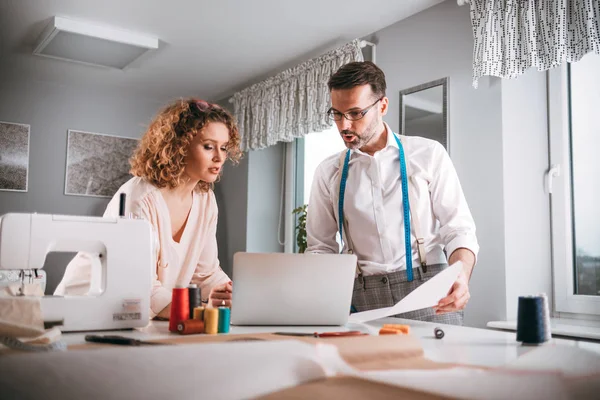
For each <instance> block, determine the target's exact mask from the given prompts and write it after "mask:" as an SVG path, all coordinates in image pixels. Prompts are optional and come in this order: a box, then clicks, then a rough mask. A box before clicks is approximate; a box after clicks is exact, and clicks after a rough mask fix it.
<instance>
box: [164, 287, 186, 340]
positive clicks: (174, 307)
mask: <svg viewBox="0 0 600 400" xmlns="http://www.w3.org/2000/svg"><path fill="white" fill-rule="evenodd" d="M188 319H190V298H189V295H188V290H187V288H185V287H183V288H182V287H176V288H173V294H172V295H171V316H170V318H169V331H171V332H177V324H179V323H180V322H181V321H186V320H188Z"/></svg>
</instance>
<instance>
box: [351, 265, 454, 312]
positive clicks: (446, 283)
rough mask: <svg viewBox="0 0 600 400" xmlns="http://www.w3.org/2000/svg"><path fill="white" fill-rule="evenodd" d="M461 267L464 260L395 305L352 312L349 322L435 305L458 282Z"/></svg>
mask: <svg viewBox="0 0 600 400" xmlns="http://www.w3.org/2000/svg"><path fill="white" fill-rule="evenodd" d="M461 269H462V262H460V261H458V262H456V263H454V264H452V265H451V266H450V267H448V268H446V269H445V270H443V271H442V272H440V273H439V274H437V275H435V276H434V277H433V278H431V279H430V280H428V281H427V282H425V283H424V284H422V285H421V286H419V287H418V288H416V289H415V290H413V291H412V292H411V293H409V294H408V295H407V296H406V297H404V298H403V299H402V300H400V301H399V302H398V303H396V304H395V305H394V306H392V307H386V308H378V309H376V310H369V311H363V312H359V313H354V314H351V315H350V317H348V322H354V323H359V322H367V321H373V320H375V319H379V318H385V317H389V316H391V315H396V314H402V313H405V312H409V311H414V310H420V309H422V308H428V307H433V306H435V305H436V304H437V303H438V302H439V301H440V300H441V299H443V298H444V297H446V296H447V295H448V291H449V290H450V288H451V287H452V284H453V283H454V282H456V279H457V278H458V274H459V273H460V271H461Z"/></svg>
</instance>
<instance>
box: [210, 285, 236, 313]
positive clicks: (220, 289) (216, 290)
mask: <svg viewBox="0 0 600 400" xmlns="http://www.w3.org/2000/svg"><path fill="white" fill-rule="evenodd" d="M232 291H233V285H232V283H231V281H229V282H227V283H223V284H221V285H219V286H215V287H213V288H212V290H211V291H210V295H209V296H208V303H209V304H212V306H213V307H220V306H225V307H231V293H232Z"/></svg>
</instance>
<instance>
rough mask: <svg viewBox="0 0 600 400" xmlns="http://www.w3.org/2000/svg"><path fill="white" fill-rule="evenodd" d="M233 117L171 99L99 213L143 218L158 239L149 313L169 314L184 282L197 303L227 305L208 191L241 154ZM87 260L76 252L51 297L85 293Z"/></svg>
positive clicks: (227, 293)
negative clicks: (193, 288)
mask: <svg viewBox="0 0 600 400" xmlns="http://www.w3.org/2000/svg"><path fill="white" fill-rule="evenodd" d="M239 144H240V137H239V133H238V130H237V126H236V124H235V122H234V120H233V117H232V116H231V114H229V112H227V111H226V110H225V109H223V108H221V107H220V106H218V105H216V104H211V103H207V102H206V101H204V100H198V99H186V100H179V101H176V102H175V103H173V104H171V105H169V106H167V107H166V108H165V109H164V110H162V111H161V112H160V113H159V114H158V115H157V116H156V117H155V119H154V120H153V121H152V123H151V124H150V126H149V128H148V130H147V131H146V133H145V134H144V136H143V137H142V139H141V141H140V143H139V146H138V148H137V149H136V151H135V153H134V155H133V156H132V158H131V160H130V163H131V173H132V174H133V175H134V178H132V179H130V180H129V181H128V182H126V183H125V184H123V186H121V188H119V190H118V191H117V193H116V194H115V195H114V197H113V198H112V200H111V201H110V203H109V204H108V206H107V208H106V211H105V213H104V215H105V216H118V215H119V199H120V195H121V194H122V193H125V194H126V197H125V198H126V210H128V213H129V214H130V215H132V216H133V217H138V218H144V219H146V220H148V221H149V222H150V223H151V224H152V226H153V228H154V231H155V233H156V235H157V237H158V240H157V246H155V247H158V248H157V249H156V260H157V265H156V268H155V270H154V274H153V275H154V280H153V285H152V293H151V301H150V307H151V310H150V315H151V316H152V317H155V316H158V317H162V318H168V317H169V309H170V303H171V292H172V289H173V288H174V287H176V286H187V285H188V284H190V283H194V284H197V285H198V286H199V287H200V290H201V293H202V298H203V301H205V302H209V303H210V304H211V305H213V306H218V305H222V304H225V305H227V306H230V305H231V291H232V287H231V281H230V279H229V277H228V276H227V274H225V272H223V270H222V269H221V267H220V265H219V260H218V257H217V240H216V231H217V213H218V211H217V203H216V201H215V195H214V193H213V191H212V189H211V187H212V185H213V183H214V182H216V181H217V180H218V179H219V177H220V175H221V172H222V167H223V163H224V162H225V160H226V159H230V160H232V161H233V162H234V163H237V162H238V160H239V159H240V157H241V155H242V153H241V151H240V147H239ZM90 267H91V261H90V258H89V256H88V255H86V254H85V253H79V254H78V255H77V256H76V258H75V259H73V261H71V263H69V265H68V266H67V270H66V272H65V277H64V278H63V280H62V282H61V283H60V285H59V286H58V287H57V289H56V291H55V294H57V295H64V294H78V295H83V294H86V293H87V292H88V290H89V288H90V276H91V274H90V271H91V268H90Z"/></svg>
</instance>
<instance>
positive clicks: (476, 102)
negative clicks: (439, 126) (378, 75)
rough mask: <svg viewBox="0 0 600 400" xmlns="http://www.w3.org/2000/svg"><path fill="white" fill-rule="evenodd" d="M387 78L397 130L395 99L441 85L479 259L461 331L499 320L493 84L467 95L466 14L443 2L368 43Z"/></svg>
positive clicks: (469, 44)
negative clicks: (432, 84) (441, 81)
mask: <svg viewBox="0 0 600 400" xmlns="http://www.w3.org/2000/svg"><path fill="white" fill-rule="evenodd" d="M369 40H371V41H373V42H375V43H377V64H378V66H379V67H381V68H382V69H383V71H384V72H385V74H386V78H387V85H388V91H387V95H388V97H389V99H390V111H389V113H388V115H387V116H386V118H385V120H386V121H387V122H388V123H389V124H390V126H391V127H392V129H394V130H396V131H397V130H398V127H399V100H400V95H399V91H400V90H403V89H406V88H410V87H413V86H416V85H419V84H422V83H426V82H429V81H432V80H436V79H440V78H443V77H449V87H448V107H449V113H448V114H449V115H448V116H449V126H450V129H449V131H450V132H449V142H450V149H449V151H450V154H451V157H452V160H453V162H454V165H455V167H456V170H457V172H458V175H459V177H460V180H461V184H462V186H463V190H464V192H465V196H466V198H467V201H468V203H469V206H470V208H471V212H472V214H473V217H474V218H475V223H476V224H477V236H478V239H479V244H480V246H481V251H480V253H479V257H478V261H477V266H476V267H475V271H474V272H473V276H472V280H471V285H470V288H471V296H472V297H471V300H470V302H469V306H468V307H467V310H466V313H465V324H467V325H472V326H483V325H484V324H485V323H486V322H487V321H489V320H492V319H502V318H505V316H506V315H505V314H506V308H505V296H506V294H505V293H506V290H505V289H506V288H505V270H504V264H505V252H504V249H505V246H504V206H503V170H502V165H503V159H502V157H503V151H502V148H503V147H502V145H503V142H502V113H501V107H502V99H501V86H500V83H499V81H498V80H489V79H483V80H482V82H481V83H480V85H479V89H477V90H475V89H473V87H472V82H471V71H472V56H473V38H472V31H471V21H470V17H469V8H468V7H459V6H457V4H456V2H454V1H446V2H443V3H440V4H438V5H437V6H434V7H432V8H429V9H427V10H425V11H423V12H421V13H419V14H416V15H414V16H412V17H409V18H407V19H405V20H402V21H400V22H398V23H396V24H394V25H391V26H389V27H387V28H385V29H382V30H380V31H378V32H375V33H374V34H373V35H371V36H369Z"/></svg>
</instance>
